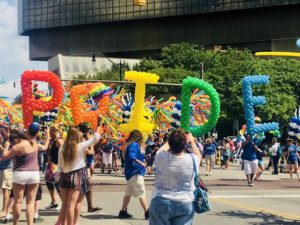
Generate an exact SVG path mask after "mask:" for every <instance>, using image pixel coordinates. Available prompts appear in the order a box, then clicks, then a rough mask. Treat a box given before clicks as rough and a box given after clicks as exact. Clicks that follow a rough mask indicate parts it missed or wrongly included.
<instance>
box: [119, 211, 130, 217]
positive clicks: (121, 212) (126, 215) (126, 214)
mask: <svg viewBox="0 0 300 225" xmlns="http://www.w3.org/2000/svg"><path fill="white" fill-rule="evenodd" d="M119 218H120V219H125V218H132V215H131V214H129V213H128V212H127V209H126V210H121V211H120V212H119Z"/></svg>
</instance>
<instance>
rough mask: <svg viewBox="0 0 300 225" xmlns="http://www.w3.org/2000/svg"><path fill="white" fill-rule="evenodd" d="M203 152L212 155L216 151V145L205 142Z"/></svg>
mask: <svg viewBox="0 0 300 225" xmlns="http://www.w3.org/2000/svg"><path fill="white" fill-rule="evenodd" d="M204 152H205V154H206V155H214V154H215V153H216V146H215V145H214V144H205V145H204Z"/></svg>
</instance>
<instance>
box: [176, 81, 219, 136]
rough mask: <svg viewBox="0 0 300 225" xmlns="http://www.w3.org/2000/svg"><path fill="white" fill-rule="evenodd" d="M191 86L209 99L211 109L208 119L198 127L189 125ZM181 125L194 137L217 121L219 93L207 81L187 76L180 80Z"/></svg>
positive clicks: (209, 128) (200, 134)
mask: <svg viewBox="0 0 300 225" xmlns="http://www.w3.org/2000/svg"><path fill="white" fill-rule="evenodd" d="M191 88H198V89H199V90H203V91H204V92H205V93H206V94H207V95H208V96H209V99H210V103H211V109H210V115H209V118H208V121H207V122H206V123H205V124H204V125H203V126H200V127H190V118H191V108H190V105H191V104H190V98H191ZM181 103H182V109H181V120H180V123H181V127H182V128H183V129H185V130H187V131H190V132H191V133H192V134H193V135H194V136H195V137H199V136H202V135H204V134H206V133H208V132H209V131H210V130H211V129H212V128H213V127H214V126H215V125H216V123H217V121H218V118H219V114H220V99H219V95H218V93H217V91H216V89H214V87H213V86H211V85H210V84H209V83H207V82H205V81H203V80H200V79H197V78H192V77H187V78H185V79H184V80H183V81H182V94H181Z"/></svg>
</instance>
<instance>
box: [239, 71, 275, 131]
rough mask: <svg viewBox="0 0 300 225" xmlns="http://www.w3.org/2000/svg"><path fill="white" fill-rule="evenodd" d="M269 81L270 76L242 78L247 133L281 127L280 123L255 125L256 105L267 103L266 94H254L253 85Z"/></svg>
mask: <svg viewBox="0 0 300 225" xmlns="http://www.w3.org/2000/svg"><path fill="white" fill-rule="evenodd" d="M268 83H269V77H268V76H247V77H244V78H243V80H242V85H243V97H244V110H245V120H246V126H247V133H248V134H250V135H251V136H252V135H254V134H260V133H263V132H267V131H272V130H278V129H279V125H278V123H264V124H257V125H255V120H254V117H255V115H254V107H255V106H257V105H263V104H265V103H266V98H265V97H264V96H252V85H257V84H268Z"/></svg>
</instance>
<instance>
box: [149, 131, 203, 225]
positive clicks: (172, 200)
mask: <svg viewBox="0 0 300 225" xmlns="http://www.w3.org/2000/svg"><path fill="white" fill-rule="evenodd" d="M168 143H169V146H170V148H169V150H165V149H164V150H162V151H159V152H158V153H157V155H156V159H155V168H156V175H155V177H156V179H155V185H154V190H153V194H152V201H151V204H150V208H149V213H150V225H165V224H169V225H182V224H184V225H191V224H192V222H193V217H194V206H193V201H194V190H195V185H194V177H195V175H196V174H194V168H193V159H194V161H195V163H196V168H197V173H198V170H199V164H200V160H201V154H200V150H199V148H198V147H197V146H196V144H195V141H194V137H193V136H192V135H191V134H190V133H189V134H186V132H185V131H184V130H182V129H178V130H175V131H173V132H172V133H171V134H170V136H169V139H168ZM187 144H189V145H190V146H191V147H190V148H189V149H190V150H191V152H188V153H186V152H185V150H186V145H187Z"/></svg>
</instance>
